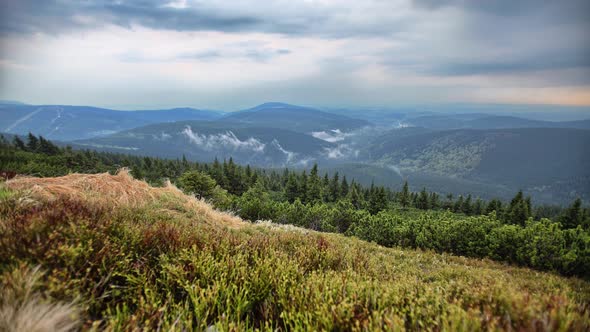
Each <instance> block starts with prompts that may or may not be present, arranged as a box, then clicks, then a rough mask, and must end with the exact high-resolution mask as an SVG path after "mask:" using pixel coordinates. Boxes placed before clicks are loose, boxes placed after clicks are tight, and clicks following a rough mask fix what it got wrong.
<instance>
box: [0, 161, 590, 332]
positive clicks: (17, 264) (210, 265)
mask: <svg viewBox="0 0 590 332" xmlns="http://www.w3.org/2000/svg"><path fill="white" fill-rule="evenodd" d="M0 215H1V216H2V217H1V218H0V220H1V222H0V273H1V279H0V282H1V283H2V289H3V292H4V293H3V296H0V298H2V301H3V303H2V307H1V308H2V309H0V310H2V315H0V317H11V318H16V319H13V320H10V319H8V320H6V318H4V319H2V318H0V325H1V326H2V328H5V327H8V328H21V329H22V328H25V329H31V328H34V327H38V326H33V325H35V324H45V325H44V326H45V327H48V329H57V328H62V330H65V329H64V327H81V328H82V329H84V330H86V329H91V328H101V329H102V328H105V329H112V330H133V329H149V330H156V329H161V330H191V329H197V330H202V329H206V328H207V327H211V326H215V327H217V328H218V329H219V330H253V329H261V330H276V329H278V330H375V329H388V330H461V329H463V330H480V329H483V330H486V329H499V330H532V329H537V330H586V329H588V328H590V317H589V312H588V307H589V302H588V299H589V298H590V284H588V282H586V281H582V280H580V279H576V278H565V277H560V276H556V275H554V274H549V273H542V272H537V271H532V270H529V269H524V268H516V267H511V266H508V265H504V264H499V263H495V262H492V261H489V260H485V259H484V260H480V259H468V258H464V257H458V256H452V255H448V254H435V253H433V252H430V251H420V250H410V249H408V250H401V249H397V248H384V247H381V246H378V245H376V244H372V243H368V242H364V241H361V240H359V239H356V238H351V237H344V236H342V235H337V234H327V233H319V232H315V231H310V230H305V229H300V228H296V227H293V226H281V225H275V224H272V223H268V222H264V223H248V222H244V221H242V220H240V219H239V218H237V217H233V216H231V215H229V214H227V213H222V212H219V211H216V210H214V209H213V208H212V207H211V206H210V205H208V204H207V203H205V202H203V201H200V200H197V199H195V198H193V197H191V196H187V195H185V194H183V193H182V192H181V191H179V190H178V189H176V188H175V187H173V186H172V185H170V184H167V185H165V186H164V187H162V188H154V187H151V186H149V185H148V184H146V183H145V182H142V181H139V180H134V179H133V178H131V177H130V176H129V175H128V174H127V173H126V172H121V173H118V174H117V175H109V174H97V175H83V174H71V175H67V176H64V177H59V178H44V179H41V178H30V177H29V178H18V177H17V178H16V179H13V180H10V181H8V182H7V183H6V184H5V185H4V187H2V189H0ZM25 281H29V282H28V283H26V282H25ZM12 309H14V311H11V310H12ZM24 313H27V314H28V315H29V316H24ZM34 318H43V319H41V320H40V321H36V320H35V319H34ZM11 324H12V325H11ZM15 324H23V325H15Z"/></svg>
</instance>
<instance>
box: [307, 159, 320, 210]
mask: <svg viewBox="0 0 590 332" xmlns="http://www.w3.org/2000/svg"><path fill="white" fill-rule="evenodd" d="M321 199H322V188H321V187H320V178H319V177H318V164H314V165H313V167H312V168H311V172H310V173H309V178H308V180H307V193H306V202H307V203H316V202H319V201H321Z"/></svg>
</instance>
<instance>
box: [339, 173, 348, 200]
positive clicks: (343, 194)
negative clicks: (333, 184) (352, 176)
mask: <svg viewBox="0 0 590 332" xmlns="http://www.w3.org/2000/svg"><path fill="white" fill-rule="evenodd" d="M348 190H349V187H348V181H347V180H346V175H345V176H343V177H342V184H341V185H340V197H346V196H348Z"/></svg>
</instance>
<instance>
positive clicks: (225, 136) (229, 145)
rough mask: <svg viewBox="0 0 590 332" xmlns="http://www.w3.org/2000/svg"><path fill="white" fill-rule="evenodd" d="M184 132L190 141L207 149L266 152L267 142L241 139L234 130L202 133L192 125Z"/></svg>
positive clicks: (251, 138)
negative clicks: (196, 130) (195, 130)
mask: <svg viewBox="0 0 590 332" xmlns="http://www.w3.org/2000/svg"><path fill="white" fill-rule="evenodd" d="M182 134H183V135H185V136H186V137H187V138H188V139H189V141H190V142H191V143H193V144H195V145H198V146H199V147H200V148H202V149H204V150H207V151H218V150H219V149H231V150H233V151H252V152H255V153H261V152H264V148H265V147H266V144H264V143H262V142H261V141H259V140H257V139H255V138H253V137H250V138H248V139H246V140H244V141H242V140H240V139H239V138H238V137H237V136H236V135H235V134H234V133H233V132H232V131H226V132H225V133H218V134H211V135H205V134H203V135H201V134H199V133H197V132H194V131H193V130H192V129H191V127H190V126H187V127H186V128H185V129H184V130H183V131H182Z"/></svg>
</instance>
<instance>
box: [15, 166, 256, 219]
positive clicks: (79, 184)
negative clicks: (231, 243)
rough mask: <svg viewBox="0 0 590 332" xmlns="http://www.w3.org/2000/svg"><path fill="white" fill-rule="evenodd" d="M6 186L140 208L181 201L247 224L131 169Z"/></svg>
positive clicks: (34, 194) (39, 195) (46, 196)
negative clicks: (150, 181)
mask: <svg viewBox="0 0 590 332" xmlns="http://www.w3.org/2000/svg"><path fill="white" fill-rule="evenodd" d="M6 187H7V188H9V189H11V190H15V191H20V192H24V193H26V195H27V196H29V197H31V198H33V199H35V200H39V201H53V200H57V199H71V200H82V201H86V202H88V203H92V204H98V205H103V206H108V207H109V208H112V207H133V208H138V207H144V206H147V205H149V204H155V203H161V202H163V201H172V202H174V203H175V204H181V205H182V206H183V208H184V209H185V210H189V211H191V212H193V213H195V214H198V215H200V216H202V218H201V219H202V220H207V221H210V222H213V223H216V224H219V225H224V226H228V227H232V228H240V227H243V226H244V225H246V223H245V222H244V221H242V220H241V219H240V218H238V217H236V216H233V215H231V214H229V213H225V212H220V211H217V210H215V209H213V208H212V207H211V205H209V204H207V203H206V202H204V201H202V200H199V199H197V198H195V197H193V196H188V195H185V194H184V193H183V192H182V191H180V190H179V189H178V188H176V187H175V186H174V185H172V184H171V183H170V182H167V183H166V185H165V186H164V187H161V188H157V187H151V186H150V185H149V184H147V183H146V182H144V181H140V180H135V179H133V177H132V176H131V175H130V174H129V171H128V170H127V169H121V170H119V172H118V173H117V174H116V175H111V174H109V173H101V174H78V173H74V174H69V175H66V176H62V177H55V178H36V177H16V178H14V179H12V180H9V181H7V182H6Z"/></svg>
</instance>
